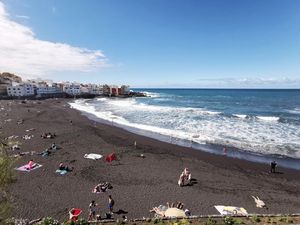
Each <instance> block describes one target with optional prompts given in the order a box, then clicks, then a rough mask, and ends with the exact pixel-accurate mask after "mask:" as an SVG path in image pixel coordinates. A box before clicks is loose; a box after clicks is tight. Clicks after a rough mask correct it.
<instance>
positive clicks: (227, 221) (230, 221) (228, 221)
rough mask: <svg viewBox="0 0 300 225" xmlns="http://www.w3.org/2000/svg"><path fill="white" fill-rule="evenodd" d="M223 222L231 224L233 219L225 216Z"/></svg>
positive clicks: (227, 224) (226, 224)
mask: <svg viewBox="0 0 300 225" xmlns="http://www.w3.org/2000/svg"><path fill="white" fill-rule="evenodd" d="M224 224H225V225H233V224H234V219H233V218H232V217H231V216H226V217H225V218H224Z"/></svg>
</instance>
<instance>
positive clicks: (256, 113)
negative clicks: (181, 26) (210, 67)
mask: <svg viewBox="0 0 300 225" xmlns="http://www.w3.org/2000/svg"><path fill="white" fill-rule="evenodd" d="M134 91H140V92H144V93H146V94H147V95H148V96H149V97H137V98H96V99H88V100H87V99H78V100H75V101H74V102H73V103H70V104H71V106H72V107H73V108H75V109H78V110H80V111H82V112H84V113H87V114H88V115H89V116H93V118H97V119H100V120H101V121H102V122H106V123H109V124H111V125H114V126H118V127H122V128H125V129H127V130H129V131H131V132H134V133H138V134H141V135H145V136H148V137H152V138H156V139H159V140H161V141H166V142H170V143H173V144H178V145H182V146H186V147H191V148H195V149H201V150H204V151H208V152H211V153H215V154H224V152H223V149H224V147H225V148H226V154H227V155H228V156H230V157H237V158H244V159H247V160H251V161H256V162H269V161H270V160H277V161H279V162H281V163H282V164H285V166H287V167H291V168H297V169H299V168H300V90H298V89H297V90H278V89H276V90H270V89H268V90H262V89H259V90H254V89H249V90H245V89H134Z"/></svg>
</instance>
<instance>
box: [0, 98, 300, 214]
mask: <svg viewBox="0 0 300 225" xmlns="http://www.w3.org/2000/svg"><path fill="white" fill-rule="evenodd" d="M0 105H1V106H0V108H4V109H2V110H1V111H0V122H1V124H0V126H1V129H0V132H1V133H0V136H1V137H3V138H4V137H9V136H11V135H18V136H19V138H16V139H13V140H16V141H18V142H20V143H21V150H20V151H11V154H16V153H18V152H27V151H36V152H41V151H42V150H44V149H45V148H47V147H50V145H51V144H52V143H53V142H55V143H56V144H57V145H59V146H61V147H62V148H61V149H59V150H57V151H56V152H55V153H53V154H51V155H50V156H49V157H42V156H40V155H36V154H34V155H32V156H31V155H25V156H22V157H20V158H19V159H18V160H17V162H16V167H17V166H21V165H24V164H26V163H27V162H28V161H29V160H30V159H33V160H34V161H35V162H37V163H40V164H42V165H43V167H41V168H39V169H36V170H34V171H31V172H19V171H16V178H17V179H16V182H15V183H13V184H12V185H11V187H10V191H11V193H12V197H13V202H14V207H15V209H14V214H15V217H17V218H20V217H22V218H29V219H35V218H39V217H43V216H52V217H54V218H56V219H59V220H64V219H66V218H67V216H68V210H69V209H70V208H73V207H79V208H81V209H83V214H82V215H83V217H85V218H87V214H88V205H89V203H90V201H91V200H95V201H96V203H97V204H98V212H97V213H98V214H101V215H103V214H104V213H105V212H107V211H108V207H107V205H108V195H109V194H111V195H112V197H113V198H114V200H115V208H114V211H119V210H122V211H125V212H127V214H126V215H127V217H128V218H141V217H149V216H151V214H150V213H149V209H150V208H152V207H153V206H157V205H160V204H165V203H166V202H176V201H181V202H183V203H184V204H185V208H188V209H189V210H190V211H191V212H192V214H194V215H201V214H218V212H217V211H216V209H215V208H214V207H213V206H214V205H233V206H240V207H244V208H245V209H247V211H248V213H297V212H299V210H300V194H299V193H300V192H299V190H300V172H299V171H296V170H291V169H285V168H281V167H280V165H279V168H278V172H279V173H276V174H270V173H269V165H266V164H259V163H253V162H248V161H245V160H240V159H234V158H230V157H226V156H225V155H214V154H210V153H205V152H201V151H199V150H194V149H190V148H185V147H180V146H176V145H172V144H168V143H164V142H160V141H157V140H154V139H151V138H147V137H143V136H139V135H136V134H132V133H129V132H127V131H125V130H123V129H120V128H117V127H114V126H109V125H106V124H101V123H98V122H94V121H92V120H89V119H88V118H87V117H86V116H83V115H81V113H80V112H78V111H76V110H74V109H71V108H70V107H69V105H68V104H67V100H65V99H58V100H54V99H52V100H51V99H50V100H43V101H28V102H27V103H26V104H24V103H21V101H0ZM8 119H11V121H9V120H8ZM19 119H23V120H24V122H23V124H17V121H18V120H19ZM7 120H8V121H7ZM70 120H72V123H70ZM31 128H35V130H34V131H30V132H26V131H25V130H27V129H31ZM44 132H52V133H55V134H56V135H57V136H56V137H55V138H54V139H42V138H41V137H40V135H41V134H42V133H44ZM25 134H32V135H34V137H33V138H31V139H30V140H23V139H22V138H20V137H22V136H23V135H25ZM135 141H136V142H137V148H135V147H134V142H135ZM111 152H115V153H116V155H117V157H118V161H114V162H112V163H111V164H109V163H106V162H105V161H104V160H97V161H93V160H88V159H84V158H83V156H84V154H86V153H97V154H102V155H104V156H105V155H107V154H109V153H111ZM140 154H144V155H145V158H141V157H139V155H140ZM60 162H63V163H65V164H67V165H69V166H71V167H74V170H73V171H72V172H70V173H68V174H66V175H64V176H61V175H59V174H57V173H55V170H56V169H57V168H58V165H59V163H60ZM185 167H188V168H189V169H190V171H191V173H192V177H193V178H195V179H196V180H197V183H196V184H194V185H193V186H186V187H179V186H178V185H177V181H178V178H179V175H180V173H181V171H182V170H183V169H184V168H185ZM104 181H108V182H110V183H111V184H112V186H113V189H111V190H109V191H108V192H106V193H102V194H93V193H92V189H93V187H94V186H95V185H96V184H98V183H100V182H104ZM251 195H255V196H259V197H260V198H261V199H262V200H263V201H264V202H265V203H266V204H267V206H268V209H259V208H256V206H255V203H254V201H253V199H252V198H251ZM121 216H122V214H120V215H118V214H116V213H115V214H114V218H119V217H121Z"/></svg>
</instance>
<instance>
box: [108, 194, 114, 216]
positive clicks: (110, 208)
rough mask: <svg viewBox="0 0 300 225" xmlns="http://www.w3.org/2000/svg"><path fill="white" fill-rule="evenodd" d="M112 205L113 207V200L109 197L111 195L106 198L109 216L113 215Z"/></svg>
mask: <svg viewBox="0 0 300 225" xmlns="http://www.w3.org/2000/svg"><path fill="white" fill-rule="evenodd" d="M114 205H115V201H114V200H113V198H112V197H111V195H109V196H108V208H109V212H110V213H111V214H113V210H114Z"/></svg>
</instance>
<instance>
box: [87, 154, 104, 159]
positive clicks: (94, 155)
mask: <svg viewBox="0 0 300 225" xmlns="http://www.w3.org/2000/svg"><path fill="white" fill-rule="evenodd" d="M102 157H103V156H102V155H100V154H94V153H90V154H85V155H84V158H86V159H93V160H97V159H101V158H102Z"/></svg>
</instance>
